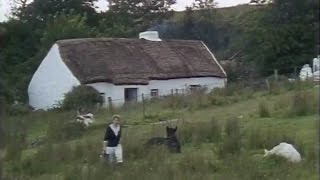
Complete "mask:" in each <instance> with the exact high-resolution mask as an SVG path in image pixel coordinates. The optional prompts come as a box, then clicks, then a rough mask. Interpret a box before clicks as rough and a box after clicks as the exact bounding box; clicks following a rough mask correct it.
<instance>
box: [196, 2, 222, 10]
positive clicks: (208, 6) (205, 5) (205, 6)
mask: <svg viewBox="0 0 320 180" xmlns="http://www.w3.org/2000/svg"><path fill="white" fill-rule="evenodd" d="M216 6H217V3H216V2H214V0H195V2H194V3H193V5H192V7H193V9H196V10H213V9H215V8H216Z"/></svg>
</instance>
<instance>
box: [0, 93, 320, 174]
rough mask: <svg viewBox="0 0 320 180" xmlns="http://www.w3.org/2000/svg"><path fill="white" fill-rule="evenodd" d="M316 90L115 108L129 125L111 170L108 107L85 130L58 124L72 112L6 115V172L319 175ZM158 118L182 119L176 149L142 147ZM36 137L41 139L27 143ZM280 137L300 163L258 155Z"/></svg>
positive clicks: (158, 130)
mask: <svg viewBox="0 0 320 180" xmlns="http://www.w3.org/2000/svg"><path fill="white" fill-rule="evenodd" d="M236 91H238V90H236ZM318 91H319V89H318V88H314V87H310V88H308V89H305V90H301V91H296V90H292V91H287V90H285V91H281V92H278V93H268V92H262V91H259V92H253V93H250V95H248V91H242V93H235V91H234V92H232V93H231V94H221V93H220V94H219V93H217V94H215V96H214V97H208V96H201V97H200V99H199V97H197V96H186V97H176V98H175V99H174V104H170V103H169V101H170V99H169V100H168V99H167V100H162V101H161V100H160V101H157V102H149V104H148V106H147V117H148V119H143V118H142V115H141V106H140V105H136V106H133V107H129V108H126V109H125V110H124V109H118V110H117V111H116V112H117V113H119V114H120V115H121V116H122V117H123V119H124V120H125V123H126V125H128V126H126V127H125V128H124V129H123V139H122V144H123V147H124V161H125V162H124V164H123V166H121V167H117V168H116V169H112V168H111V167H109V166H107V165H105V164H104V163H103V162H102V161H101V159H100V158H99V154H100V152H101V148H102V147H101V145H102V142H101V140H102V137H103V134H104V128H105V126H106V124H107V123H108V121H109V122H110V117H111V115H112V114H111V113H110V112H109V111H108V110H99V111H97V112H95V116H96V123H95V124H94V125H93V126H91V127H89V129H87V130H82V129H81V128H78V127H77V126H74V125H71V126H70V127H69V126H66V125H65V124H64V123H63V122H66V121H70V120H73V119H74V117H75V112H64V111H60V110H57V111H52V112H38V113H31V114H27V115H24V116H15V117H9V118H8V119H7V121H6V128H7V129H8V130H7V133H8V134H10V136H8V143H7V151H6V153H5V157H4V164H3V165H4V175H5V177H6V178H7V179H36V180H37V179H39V180H42V179H43V180H44V179H70V180H77V179H81V180H82V179H112V180H113V179H125V180H126V179H132V180H134V179H139V180H140V179H148V180H156V179H161V180H163V179H183V180H184V179H230V180H233V179H241V180H242V179H245V180H246V179H248V180H249V179H259V180H260V179H281V180H282V179H288V180H289V179H290V180H295V179H297V180H300V179H301V180H305V179H308V180H312V179H319V176H318V174H319V172H318V171H317V169H318V162H319V161H318V152H319V149H318V145H319V144H318V143H317V142H318V139H317V137H318V130H317V129H318V127H319V126H318V116H317V111H318V107H319V106H318ZM223 92H225V91H223ZM239 92H240V91H239ZM217 97H218V100H219V101H217ZM192 98H195V99H192ZM186 99H188V100H190V101H186ZM217 102H219V103H217ZM225 102H227V103H225ZM159 117H163V118H169V119H170V118H172V119H174V118H180V119H183V120H179V121H178V122H177V123H173V124H177V125H178V137H179V138H180V141H181V143H182V153H181V154H170V153H168V152H167V151H166V150H165V149H163V148H159V149H143V147H142V144H143V143H145V142H146V141H147V139H148V138H151V137H153V136H164V135H165V126H163V125H151V122H156V121H157V120H158V118H159ZM10 138H11V139H10ZM37 138H41V139H44V143H43V144H39V145H38V146H35V147H30V146H28V144H30V142H32V141H34V140H35V139H37ZM13 139H14V140H13ZM282 141H287V142H289V143H293V144H294V145H295V146H296V148H297V149H298V151H299V152H300V153H301V155H302V158H303V161H302V162H301V163H299V164H290V163H288V162H286V161H285V160H283V159H281V158H277V157H271V158H264V157H263V149H264V148H267V149H271V148H272V147H273V146H275V145H277V144H278V143H280V142H282Z"/></svg>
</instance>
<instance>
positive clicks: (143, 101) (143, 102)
mask: <svg viewBox="0 0 320 180" xmlns="http://www.w3.org/2000/svg"><path fill="white" fill-rule="evenodd" d="M141 96H142V114H143V119H145V118H146V109H145V100H144V94H143V93H142V95H141Z"/></svg>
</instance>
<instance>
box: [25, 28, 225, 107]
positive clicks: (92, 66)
mask: <svg viewBox="0 0 320 180" xmlns="http://www.w3.org/2000/svg"><path fill="white" fill-rule="evenodd" d="M226 78H227V76H226V73H225V71H224V70H223V68H222V67H221V66H220V64H219V63H218V61H217V60H216V58H215V57H214V55H213V53H212V52H211V51H210V50H209V49H208V47H207V46H206V45H205V44H204V43H203V42H201V41H193V40H161V39H159V38H158V33H157V32H145V33H141V34H140V38H139V39H125V38H89V39H69V40H60V41H57V42H56V43H55V44H54V45H53V46H52V48H51V49H50V51H49V52H48V54H47V56H46V57H45V58H44V60H43V61H42V62H41V64H40V66H39V67H38V69H37V71H36V72H35V74H34V75H33V77H32V80H31V82H30V84H29V88H28V94H29V104H30V105H31V106H32V107H34V108H35V109H48V108H52V107H53V106H54V105H55V104H57V103H58V102H60V101H61V100H63V98H64V95H65V93H67V92H69V91H70V90H71V89H72V87H74V86H79V85H88V86H92V87H93V88H95V89H96V90H98V91H99V92H100V93H101V95H103V96H104V98H105V99H106V100H107V99H108V97H111V99H113V100H116V101H115V103H117V104H123V103H124V102H126V101H140V100H141V96H140V95H141V94H142V93H143V94H145V95H146V96H147V95H151V96H160V95H166V94H169V93H170V91H171V90H172V89H181V88H183V87H185V88H187V87H198V86H206V87H207V88H208V89H213V88H215V87H224V86H225V83H226Z"/></svg>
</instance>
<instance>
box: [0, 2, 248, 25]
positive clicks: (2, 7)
mask: <svg viewBox="0 0 320 180" xmlns="http://www.w3.org/2000/svg"><path fill="white" fill-rule="evenodd" d="M10 1H12V0H0V22H1V21H4V20H6V19H7V18H6V15H8V14H9V13H10V5H9V2H10ZM193 1H194V0H177V4H176V5H175V6H174V9H175V10H177V11H181V10H183V9H184V8H185V7H186V6H188V5H190V4H192V2H193ZM249 1H250V0H216V2H217V3H218V6H219V7H227V6H235V5H238V4H244V3H248V2H249ZM98 6H100V7H106V1H105V0H100V1H99V3H98Z"/></svg>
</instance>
